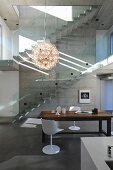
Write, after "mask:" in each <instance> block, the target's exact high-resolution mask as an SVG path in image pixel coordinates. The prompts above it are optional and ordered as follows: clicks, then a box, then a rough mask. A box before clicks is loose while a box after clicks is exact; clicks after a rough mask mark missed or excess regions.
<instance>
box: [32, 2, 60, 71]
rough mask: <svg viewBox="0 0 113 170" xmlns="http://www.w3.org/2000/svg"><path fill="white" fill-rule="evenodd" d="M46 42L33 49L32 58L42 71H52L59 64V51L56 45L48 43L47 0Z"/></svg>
mask: <svg viewBox="0 0 113 170" xmlns="http://www.w3.org/2000/svg"><path fill="white" fill-rule="evenodd" d="M44 30H45V32H44V33H45V37H44V42H42V43H37V44H36V45H35V46H34V47H32V54H31V58H32V60H33V62H34V64H35V66H36V67H38V68H39V69H42V70H51V69H53V68H54V67H55V66H56V64H57V63H58V62H59V51H58V50H57V48H56V46H55V45H54V44H51V43H50V42H49V41H46V0H45V17H44Z"/></svg>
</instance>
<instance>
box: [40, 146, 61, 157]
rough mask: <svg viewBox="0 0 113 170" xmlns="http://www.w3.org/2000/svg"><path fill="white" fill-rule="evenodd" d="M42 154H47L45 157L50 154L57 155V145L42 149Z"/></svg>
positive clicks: (58, 150)
mask: <svg viewBox="0 0 113 170" xmlns="http://www.w3.org/2000/svg"><path fill="white" fill-rule="evenodd" d="M42 151H43V153H45V154H47V155H52V154H57V153H58V152H60V148H59V146H57V145H52V147H51V145H47V146H45V147H43V149H42Z"/></svg>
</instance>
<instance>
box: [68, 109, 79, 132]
mask: <svg viewBox="0 0 113 170" xmlns="http://www.w3.org/2000/svg"><path fill="white" fill-rule="evenodd" d="M69 111H76V112H80V111H81V108H80V107H78V106H70V108H69ZM69 129H70V130H80V127H79V126H76V125H75V121H74V125H73V126H70V127H69Z"/></svg>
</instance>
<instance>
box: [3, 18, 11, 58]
mask: <svg viewBox="0 0 113 170" xmlns="http://www.w3.org/2000/svg"><path fill="white" fill-rule="evenodd" d="M0 25H1V26H2V56H0V60H8V59H9V60H10V59H12V57H13V55H12V32H11V31H10V30H9V28H8V27H7V25H6V24H5V22H4V20H3V19H2V18H1V17H0Z"/></svg>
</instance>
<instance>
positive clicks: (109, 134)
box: [107, 118, 111, 136]
mask: <svg viewBox="0 0 113 170" xmlns="http://www.w3.org/2000/svg"><path fill="white" fill-rule="evenodd" d="M107 136H111V118H109V119H107Z"/></svg>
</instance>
